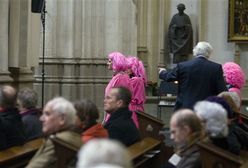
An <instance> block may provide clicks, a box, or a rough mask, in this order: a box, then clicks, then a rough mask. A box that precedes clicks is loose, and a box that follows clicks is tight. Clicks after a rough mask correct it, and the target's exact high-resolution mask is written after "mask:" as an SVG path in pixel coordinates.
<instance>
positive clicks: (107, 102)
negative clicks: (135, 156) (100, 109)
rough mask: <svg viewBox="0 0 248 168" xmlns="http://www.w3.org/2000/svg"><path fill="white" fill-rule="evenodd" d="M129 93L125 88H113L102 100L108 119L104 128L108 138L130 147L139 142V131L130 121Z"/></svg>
mask: <svg viewBox="0 0 248 168" xmlns="http://www.w3.org/2000/svg"><path fill="white" fill-rule="evenodd" d="M131 97H132V95H131V92H130V91H129V90H128V89H127V88H125V87H114V88H112V89H111V90H110V92H109V93H108V94H107V95H106V97H105V98H104V110H105V111H106V112H107V113H108V114H110V118H109V119H108V121H107V122H106V123H105V125H104V127H105V128H106V129H107V130H108V133H109V138H110V139H115V140H118V141H120V142H122V143H123V144H124V145H126V146H130V145H132V144H134V143H135V142H137V141H139V140H140V136H139V130H138V129H137V127H136V126H135V124H134V122H133V120H132V112H131V111H130V110H129V109H128V105H129V103H130V101H131Z"/></svg>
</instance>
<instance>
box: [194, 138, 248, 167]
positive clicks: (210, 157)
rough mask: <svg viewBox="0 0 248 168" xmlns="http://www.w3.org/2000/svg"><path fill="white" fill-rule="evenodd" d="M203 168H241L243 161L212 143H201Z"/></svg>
mask: <svg viewBox="0 0 248 168" xmlns="http://www.w3.org/2000/svg"><path fill="white" fill-rule="evenodd" d="M198 146H199V148H200V152H201V159H202V167H203V168H222V167H223V168H225V167H228V168H239V167H240V166H241V165H242V164H243V161H242V160H241V158H240V157H238V156H237V155H234V154H232V153H230V152H228V151H225V150H223V149H221V148H219V147H217V146H215V145H214V144H212V143H210V142H199V143H198Z"/></svg>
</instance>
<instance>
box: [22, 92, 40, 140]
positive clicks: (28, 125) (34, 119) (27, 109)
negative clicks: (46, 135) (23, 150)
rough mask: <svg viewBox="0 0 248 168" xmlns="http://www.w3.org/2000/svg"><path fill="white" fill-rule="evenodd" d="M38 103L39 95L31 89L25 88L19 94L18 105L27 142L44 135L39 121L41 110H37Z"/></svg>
mask: <svg viewBox="0 0 248 168" xmlns="http://www.w3.org/2000/svg"><path fill="white" fill-rule="evenodd" d="M37 101H38V96H37V93H36V92H35V91H34V90H32V89H30V88H23V89H21V90H20V91H19V92H18V95H17V104H18V108H19V111H20V114H21V116H22V122H23V125H24V131H25V136H26V139H27V140H32V139H35V138H38V137H41V136H42V135H43V133H42V123H41V121H40V119H39V118H40V116H41V110H40V109H38V108H36V106H37Z"/></svg>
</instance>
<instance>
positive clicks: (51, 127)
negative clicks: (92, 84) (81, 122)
mask: <svg viewBox="0 0 248 168" xmlns="http://www.w3.org/2000/svg"><path fill="white" fill-rule="evenodd" d="M40 120H41V122H42V131H43V133H44V134H45V135H47V137H48V138H46V140H45V142H44V143H43V145H42V146H41V147H40V149H39V150H38V151H37V153H36V154H35V156H34V157H33V158H32V159H31V161H30V162H29V164H28V165H27V168H42V167H46V168H49V167H56V162H57V157H56V155H55V149H54V145H53V143H52V141H51V139H50V136H49V135H55V136H58V137H60V138H66V139H72V140H73V139H75V138H74V136H73V135H74V133H73V132H70V131H67V130H69V128H70V127H72V126H74V125H75V122H76V110H75V108H74V106H73V104H72V103H71V102H69V101H68V100H66V99H65V98H62V97H57V98H54V99H52V100H50V101H49V102H48V103H47V104H46V105H45V107H44V109H43V114H42V116H41V117H40Z"/></svg>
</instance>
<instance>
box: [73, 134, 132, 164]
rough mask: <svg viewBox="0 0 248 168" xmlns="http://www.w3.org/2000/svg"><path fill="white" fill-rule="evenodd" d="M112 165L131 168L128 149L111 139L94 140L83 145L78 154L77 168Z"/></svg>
mask: <svg viewBox="0 0 248 168" xmlns="http://www.w3.org/2000/svg"><path fill="white" fill-rule="evenodd" d="M100 165H112V167H115V168H119V167H121V168H131V167H132V164H131V159H130V156H129V154H128V151H127V150H126V148H125V147H124V146H123V145H122V144H121V143H120V142H117V141H114V140H110V139H93V140H91V141H89V142H88V143H86V144H85V145H83V146H82V147H81V149H80V151H79V154H78V162H77V166H76V167H77V168H86V167H87V168H88V167H90V168H93V167H94V168H95V167H97V166H100Z"/></svg>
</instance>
